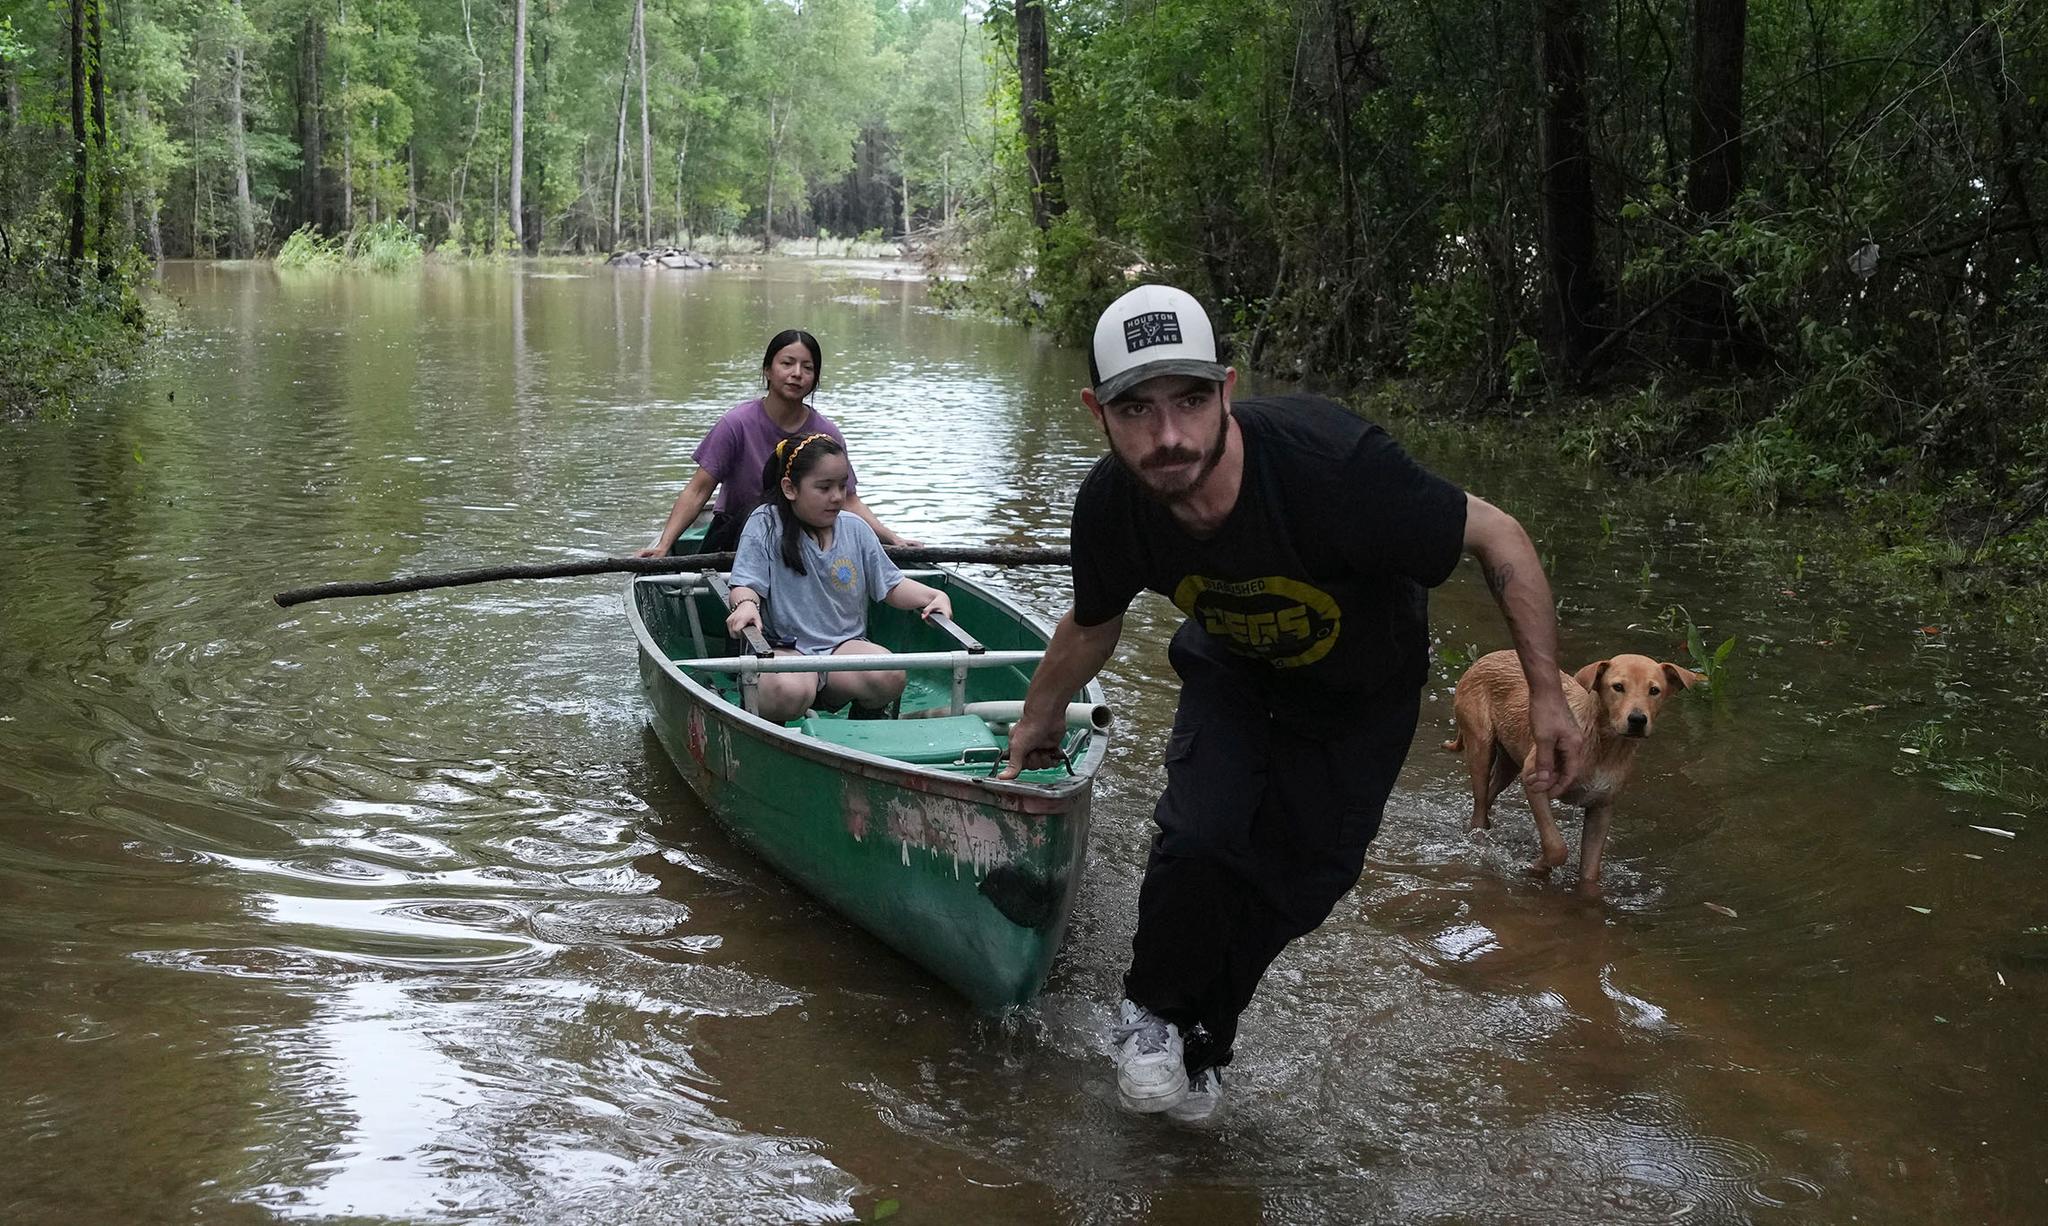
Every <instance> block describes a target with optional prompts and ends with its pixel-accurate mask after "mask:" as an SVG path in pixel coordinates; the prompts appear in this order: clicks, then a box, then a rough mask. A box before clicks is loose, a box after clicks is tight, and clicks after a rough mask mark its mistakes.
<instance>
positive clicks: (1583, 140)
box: [1537, 0, 1607, 379]
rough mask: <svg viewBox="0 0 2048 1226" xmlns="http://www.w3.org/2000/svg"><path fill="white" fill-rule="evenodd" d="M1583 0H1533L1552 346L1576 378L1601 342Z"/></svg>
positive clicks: (1601, 291) (1602, 307) (1603, 293)
mask: <svg viewBox="0 0 2048 1226" xmlns="http://www.w3.org/2000/svg"><path fill="white" fill-rule="evenodd" d="M1582 2H1583V0H1537V18H1538V23H1539V28H1538V31H1537V48H1538V49H1537V59H1538V65H1539V70H1540V73H1541V76H1542V82H1543V91H1544V100H1543V113H1542V119H1541V121H1540V124H1539V141H1538V147H1539V153H1540V156H1541V158H1542V165H1543V246H1544V253H1543V255H1544V262H1545V264H1546V265H1547V267H1548V272H1549V281H1550V295H1551V298H1552V301H1553V308H1554V312H1555V316H1554V318H1555V321H1556V326H1557V344H1558V353H1559V355H1560V356H1561V357H1562V358H1563V359H1564V364H1565V366H1566V367H1567V368H1569V369H1570V371H1571V372H1572V375H1573V377H1574V378H1576V379H1583V378H1584V377H1585V376H1586V375H1587V374H1588V373H1590V372H1588V371H1587V370H1586V369H1584V366H1585V362H1586V360H1587V358H1588V356H1589V355H1590V354H1591V353H1592V352H1593V348H1594V346H1596V345H1597V344H1599V341H1600V332H1601V326H1602V324H1603V323H1604V321H1605V316H1606V312H1607V288H1606V285H1605V283H1604V281H1603V280H1602V278H1601V276H1600V263H1599V254H1600V253H1599V235H1598V232H1597V230H1596V228H1595V223H1596V218H1595V216H1594V206H1595V204H1596V203H1597V201H1596V198H1595V196H1594V194H1593V159H1592V150H1591V142H1590V139H1589V137H1588V134H1587V107H1586V26H1585V12H1584V10H1583V8H1582V7H1581V5H1582Z"/></svg>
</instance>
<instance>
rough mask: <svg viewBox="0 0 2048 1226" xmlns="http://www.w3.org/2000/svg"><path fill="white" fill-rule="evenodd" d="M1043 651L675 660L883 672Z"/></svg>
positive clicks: (1004, 661) (1010, 663) (711, 665)
mask: <svg viewBox="0 0 2048 1226" xmlns="http://www.w3.org/2000/svg"><path fill="white" fill-rule="evenodd" d="M1044 658H1045V653H1044V652H1042V651H984V652H982V653H981V654H980V655H969V654H967V653H966V652H964V651H887V652H877V653H875V654H874V655H858V656H776V655H770V656H711V657H709V658H707V659H702V660H677V661H675V666H676V667H677V668H688V669H694V670H696V671H699V672H706V673H739V674H741V675H742V676H745V675H748V674H752V673H884V672H889V671H891V670H892V669H917V668H1014V667H1016V666H1017V665H1020V664H1036V663H1038V662H1039V661H1040V660H1042V659H1044Z"/></svg>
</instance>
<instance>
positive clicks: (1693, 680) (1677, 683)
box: [1660, 660, 1707, 690]
mask: <svg viewBox="0 0 2048 1226" xmlns="http://www.w3.org/2000/svg"><path fill="white" fill-rule="evenodd" d="M1660 667H1662V668H1663V670H1664V679H1665V680H1667V681H1669V682H1670V683H1671V685H1672V687H1673V688H1674V689H1680V690H1684V689H1690V688H1692V687H1693V686H1696V685H1698V684H1699V683H1700V682H1702V681H1705V680H1706V679H1707V678H1706V676H1705V675H1704V674H1701V673H1696V672H1694V671H1692V670H1691V669H1689V668H1681V667H1680V666H1678V665H1676V664H1673V663H1672V662H1671V661H1669V660H1666V661H1664V663H1663V664H1662V665H1661V666H1660Z"/></svg>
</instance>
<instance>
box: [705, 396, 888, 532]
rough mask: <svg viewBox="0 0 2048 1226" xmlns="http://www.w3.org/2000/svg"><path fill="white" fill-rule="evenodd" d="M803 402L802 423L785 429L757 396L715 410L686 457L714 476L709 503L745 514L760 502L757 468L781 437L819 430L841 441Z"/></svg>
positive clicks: (850, 485)
mask: <svg viewBox="0 0 2048 1226" xmlns="http://www.w3.org/2000/svg"><path fill="white" fill-rule="evenodd" d="M805 408H806V410H807V411H808V412H809V414H810V415H809V416H808V417H806V418H804V423H803V425H801V426H799V427H797V428H796V429H795V430H793V431H789V432H784V431H783V429H782V427H780V426H778V425H776V424H775V420H774V419H773V418H771V417H769V416H768V410H767V408H766V407H765V406H764V405H763V404H762V403H761V398H760V397H758V396H757V397H755V398H754V399H752V400H742V401H740V402H739V403H738V404H736V405H734V406H732V407H731V408H729V409H727V410H726V411H725V412H724V413H723V414H721V415H720V416H719V418H718V420H717V421H716V422H715V423H713V424H712V427H711V430H710V432H709V433H707V434H706V435H705V436H704V441H703V442H701V443H698V444H697V450H696V452H695V453H694V454H693V455H692V457H691V458H692V459H694V460H696V461H697V463H698V465H699V466H701V467H702V468H703V469H704V471H706V472H708V473H710V474H711V475H712V476H714V477H716V478H718V496H717V499H716V500H715V501H714V502H713V503H712V504H711V506H712V509H714V510H718V511H723V512H725V513H726V514H727V515H731V516H733V517H735V518H738V519H745V518H746V517H747V513H748V512H750V511H752V510H753V509H754V508H755V507H757V506H760V505H761V498H762V494H763V490H762V488H761V470H762V469H763V468H766V467H767V466H768V457H769V456H770V455H772V454H773V453H774V451H775V445H776V444H777V443H780V442H781V441H782V440H783V439H786V438H802V437H803V436H804V435H806V434H823V435H826V436H827V437H829V438H830V439H831V440H832V441H833V442H835V443H838V444H839V446H840V447H841V448H844V447H845V446H846V439H845V438H844V437H843V436H842V435H841V434H840V433H839V427H838V426H836V425H833V424H832V419H831V418H829V417H827V416H825V415H824V414H823V413H820V412H818V410H816V409H813V408H810V406H808V405H806V406H805ZM846 462H847V472H846V492H847V493H848V494H849V495H851V494H852V493H853V492H854V482H853V457H852V456H850V455H849V456H848V457H847V461H846Z"/></svg>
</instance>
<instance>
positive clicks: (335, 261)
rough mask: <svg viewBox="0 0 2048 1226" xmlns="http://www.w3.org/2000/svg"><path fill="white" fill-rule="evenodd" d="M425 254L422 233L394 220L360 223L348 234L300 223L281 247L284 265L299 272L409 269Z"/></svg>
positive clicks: (280, 262)
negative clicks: (324, 231)
mask: <svg viewBox="0 0 2048 1226" xmlns="http://www.w3.org/2000/svg"><path fill="white" fill-rule="evenodd" d="M425 258H426V247H425V245H424V244H423V242H422V240H421V237H420V235H419V233H418V232H417V231H415V230H409V229H407V228H406V227H405V226H404V225H403V224H401V223H399V222H395V221H380V222H377V223H376V224H375V225H368V226H358V227H356V228H355V229H353V230H350V231H349V232H348V233H347V234H337V235H333V236H331V237H330V236H323V235H321V234H320V233H318V232H317V231H315V230H314V229H313V228H312V227H311V226H301V227H300V228H299V229H297V230H295V231H293V232H292V235H291V237H290V238H287V239H285V240H284V246H282V247H280V248H278V252H277V259H276V263H277V266H278V267H279V268H281V269H290V270H293V271H298V272H343V271H350V272H383V273H391V272H406V271H410V270H411V269H415V268H418V267H419V266H420V263H421V261H422V260H424V259H425Z"/></svg>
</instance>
